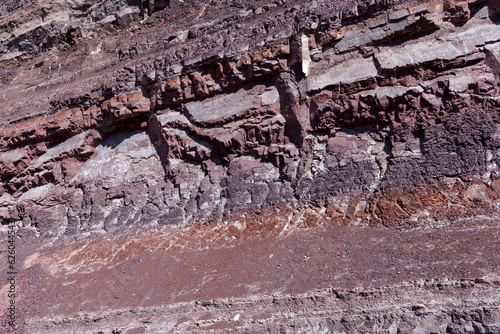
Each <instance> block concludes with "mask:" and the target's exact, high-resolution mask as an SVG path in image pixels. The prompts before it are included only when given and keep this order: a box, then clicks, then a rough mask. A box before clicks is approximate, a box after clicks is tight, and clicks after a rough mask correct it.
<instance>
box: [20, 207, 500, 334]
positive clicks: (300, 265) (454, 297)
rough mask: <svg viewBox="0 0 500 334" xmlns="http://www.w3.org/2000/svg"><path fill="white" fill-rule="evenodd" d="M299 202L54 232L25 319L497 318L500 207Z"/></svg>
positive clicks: (375, 321)
mask: <svg viewBox="0 0 500 334" xmlns="http://www.w3.org/2000/svg"><path fill="white" fill-rule="evenodd" d="M304 214H305V215H307V212H306V213H304ZM309 214H310V213H309ZM303 216H304V215H302V214H300V215H293V214H292V215H291V216H290V222H289V223H288V222H287V221H281V222H280V223H279V224H276V225H275V226H274V227H270V226H269V224H268V223H269V220H272V221H275V220H276V219H275V218H272V217H271V216H268V215H266V214H262V215H261V217H260V219H259V220H260V222H261V223H262V227H261V230H259V228H255V227H254V228H252V226H250V225H247V224H249V220H246V221H245V220H244V219H242V220H239V221H240V222H241V223H240V224H241V226H245V227H243V228H242V227H239V226H240V225H238V224H233V225H232V226H227V225H226V226H213V225H206V226H204V227H197V228H194V227H190V228H184V229H166V230H160V231H145V230H131V231H128V232H126V233H125V232H124V231H123V232H121V233H115V234H113V235H107V236H105V237H97V236H95V237H92V238H76V239H66V240H60V241H56V242H55V243H53V244H51V245H47V246H45V247H41V248H40V249H38V250H37V252H35V253H32V254H29V253H28V254H25V255H27V256H26V258H25V260H24V265H23V269H22V271H21V274H20V277H19V284H20V285H21V293H20V294H21V296H22V297H21V298H20V300H19V307H20V308H21V310H22V312H21V313H20V314H21V315H22V319H23V320H24V321H25V323H24V324H23V326H22V327H21V328H22V329H27V331H28V332H30V333H38V332H47V333H51V332H57V333H59V332H61V333H66V332H68V333H69V332H75V331H76V332H81V333H88V332H94V333H96V332H98V331H99V330H103V331H104V332H106V333H108V332H110V331H111V330H118V331H125V330H126V329H127V328H134V327H141V328H144V330H146V332H164V331H175V332H179V333H181V332H184V331H191V330H192V331H197V330H208V329H220V330H223V329H231V330H238V331H242V332H243V331H244V330H245V329H247V330H248V329H249V328H252V331H256V332H264V331H267V330H270V331H271V332H277V331H279V330H280V328H284V329H285V330H286V331H287V332H295V331H296V330H297V331H303V332H307V331H310V330H313V329H314V328H317V329H316V330H319V329H322V331H323V332H332V330H333V331H335V332H347V333H350V332H356V331H369V332H371V331H374V332H376V328H379V329H380V330H382V329H385V330H388V329H389V328H390V327H392V328H393V330H397V329H398V328H399V329H400V330H401V329H404V328H411V329H414V328H418V327H419V326H420V327H422V326H423V329H422V330H423V332H424V333H428V332H431V331H430V329H431V327H432V328H433V329H436V328H440V330H441V331H442V332H445V331H447V332H450V328H454V326H456V327H457V328H462V329H463V328H465V327H466V326H472V322H471V321H472V320H474V321H475V325H474V326H476V327H478V326H479V327H481V328H483V326H484V328H486V330H487V332H488V333H496V331H497V330H498V329H500V327H499V326H500V323H498V320H499V319H500V318H499V316H500V314H499V312H500V309H499V307H500V305H498V300H499V297H500V281H498V276H497V274H496V273H498V270H499V269H500V260H499V259H500V249H499V247H498V246H499V245H498V242H496V240H498V238H499V232H500V229H499V227H498V221H497V220H496V219H486V218H484V217H483V218H477V219H474V220H466V221H461V222H456V223H454V224H452V225H443V226H441V227H434V228H421V229H414V230H401V229H394V228H391V229H387V228H364V229H360V228H356V227H350V226H335V225H332V224H331V223H326V222H325V223H323V224H319V226H315V227H307V226H305V222H304V220H303ZM266 223H267V224H266ZM257 224H258V223H257ZM235 226H238V227H239V228H238V227H236V228H235ZM264 226H265V227H264ZM20 245H22V243H21V244H20ZM20 248H21V249H29V247H27V246H26V245H22V246H20ZM476 278H477V279H476ZM332 287H335V288H334V289H332ZM478 312H479V313H478ZM236 314H240V320H239V321H234V317H235V316H236ZM485 314H486V315H485ZM488 314H489V318H488ZM471 317H472V318H471ZM474 317H476V318H474ZM471 319H472V320H471ZM423 323H425V325H422V324H423ZM294 326H297V327H296V329H294ZM317 326H319V327H317ZM373 326H375V327H373ZM426 326H427V327H426ZM488 330H489V331H488Z"/></svg>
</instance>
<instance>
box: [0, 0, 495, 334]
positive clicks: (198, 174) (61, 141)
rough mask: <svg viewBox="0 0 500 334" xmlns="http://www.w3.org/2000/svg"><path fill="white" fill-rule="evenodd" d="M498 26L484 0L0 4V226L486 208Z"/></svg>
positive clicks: (393, 215) (403, 220)
mask: <svg viewBox="0 0 500 334" xmlns="http://www.w3.org/2000/svg"><path fill="white" fill-rule="evenodd" d="M499 23H500V4H499V3H498V1H481V0H479V1H476V0H472V1H462V2H454V1H429V2H419V1H371V2H352V1H347V2H342V3H336V2H334V1H329V0H319V1H313V2H310V1H309V2H306V1H301V0H298V1H275V2H272V3H267V2H262V1H252V2H251V3H243V2H240V1H196V0H195V1H188V0H184V1H84V0H78V1H71V2H69V1H41V0H40V1H31V2H23V3H22V4H21V3H14V2H12V1H7V2H4V3H3V4H2V5H0V27H2V29H1V31H2V32H1V33H0V41H1V47H0V71H1V72H0V73H2V76H1V81H0V88H1V89H0V92H1V93H0V95H3V96H0V99H1V100H2V107H1V109H0V116H1V118H2V121H3V122H2V127H1V128H0V169H1V175H0V196H1V197H0V219H1V220H2V224H3V227H4V231H5V230H6V225H7V224H11V223H14V224H16V225H17V226H19V235H20V236H21V237H22V238H23V239H24V240H42V241H37V243H38V246H37V247H42V245H43V243H44V242H49V241H50V242H54V243H58V242H61V244H58V245H60V246H61V247H66V246H67V245H65V242H66V240H68V238H72V237H81V236H92V235H94V234H96V235H108V234H113V233H118V231H122V232H123V230H126V229H127V228H148V229H156V228H158V227H164V226H168V227H171V228H174V229H179V228H187V227H186V226H191V225H194V226H199V228H202V227H201V223H205V224H207V226H219V225H222V226H225V225H227V224H233V223H234V224H235V225H234V226H233V230H234V229H236V230H237V231H244V230H252V231H255V230H260V229H261V228H262V229H266V228H267V227H268V226H267V225H266V224H264V225H266V226H262V227H261V228H255V229H251V228H249V226H252V224H251V223H250V222H249V220H254V221H259V219H260V218H259V217H261V216H262V212H274V215H276V218H275V220H274V222H272V220H268V223H267V224H268V225H270V226H278V225H280V223H278V222H281V220H280V219H281V218H282V216H283V217H284V215H285V213H286V215H287V216H288V214H295V215H300V214H302V213H304V212H312V213H311V214H309V216H307V215H306V216H307V218H304V221H306V223H305V225H306V226H309V227H310V228H313V227H314V226H317V225H322V224H330V225H348V226H357V227H358V228H361V227H362V228H368V229H370V228H379V227H386V228H389V229H394V228H398V229H404V230H405V231H412V230H414V229H434V228H443V226H455V225H456V224H459V225H460V224H462V223H463V222H464V221H466V222H471V223H470V224H471V226H477V225H479V224H481V221H482V220H481V219H486V220H490V219H491V220H496V217H497V215H498V213H499V204H500V169H499V165H500V125H499V124H500V120H499V117H500V115H499V110H500V95H499V91H500V90H499V86H500V85H499V82H500V81H499V80H500V79H499V78H500V25H499ZM242 217H243V218H242ZM285 218H286V217H285ZM242 219H244V221H245V224H243V223H241V221H242ZM285 220H286V219H285ZM288 223H289V222H288ZM189 228H191V227H189ZM194 230H196V228H194ZM236 230H235V231H236ZM235 231H233V232H234V233H236V235H238V233H237V232H235ZM277 233H278V232H277ZM236 235H235V236H236ZM4 239H5V238H4ZM489 241H490V242H494V240H489ZM36 250H37V248H32V249H30V250H26V254H25V256H29V255H32V254H33V253H34V252H35V251H36ZM492 252H496V250H493V251H492ZM481 268H483V267H481ZM498 268H499V267H498V263H496V264H492V265H490V266H489V267H488V270H485V271H481V270H480V271H478V273H479V272H481V273H482V274H488V273H496V274H498ZM483 269H484V268H483ZM478 275H479V274H478ZM424 276H426V275H424ZM427 276H429V275H427ZM431 276H432V275H431ZM458 276H460V275H458ZM412 278H415V279H416V278H418V277H408V278H407V279H408V280H410V279H412ZM426 278H429V279H430V278H432V277H426ZM460 278H464V277H463V276H461V277H460ZM473 278H475V277H473ZM454 279H458V278H457V277H454ZM495 282H496V281H495ZM385 283H387V282H384V284H385ZM392 283H396V282H392ZM339 284H340V285H342V284H344V283H339ZM380 284H382V283H380ZM491 286H492V287H493V288H492V289H493V290H495V291H496V292H495V293H497V292H498V286H497V283H491ZM322 287H325V286H322ZM273 289H274V288H273ZM273 289H269V290H265V289H264V292H265V293H269V291H274V290H273ZM308 289H310V290H311V291H313V290H314V287H312V286H310V287H308ZM301 293H305V291H301ZM226 297H231V296H226ZM193 298H195V297H193ZM214 298H215V297H214ZM287 298H288V297H287ZM290 298H291V297H290ZM301 298H302V297H301ZM384 298H385V297H384ZM168 302H173V301H172V300H170V301H168ZM492 305H493V306H492ZM492 305H489V306H488V307H489V309H488V312H493V313H494V314H498V304H495V303H493V304H492ZM401 307H403V306H401ZM405 307H406V306H405ZM439 312H441V311H439ZM443 312H444V311H443ZM457 312H469V311H464V309H463V310H462V311H457ZM484 312H486V311H484ZM495 312H497V313H495ZM403 313H404V312H403ZM403 313H401V314H403ZM400 316H401V315H400ZM437 317H438V318H439V317H440V316H439V315H437ZM467 319H468V318H467ZM495 319H496V318H495ZM325 321H326V320H325ZM419 321H420V320H419ZM422 321H424V320H422ZM439 321H441V320H439ZM467 321H469V320H467ZM471 321H472V320H471ZM474 321H476V320H474ZM476 322H477V321H476ZM309 323H310V322H309ZM416 323H417V322H413V323H412V324H413V325H412V326H414V327H412V328H414V329H415V330H417V329H416V328H417V327H415V326H417V325H415V324H416ZM478 323H479V322H478ZM481 323H484V324H486V325H484V326H483V325H481V326H483V327H481V328H483V332H484V331H486V330H490V329H484V328H490V327H487V326H490V325H491V324H490V323H486V322H481ZM325 324H326V325H325ZM418 324H420V325H419V326H423V325H421V322H418ZM471 324H472V325H471V326H473V323H471ZM495 324H497V323H496V322H493V325H491V326H493V327H491V328H497V327H494V326H497V325H495ZM441 325H442V323H439V325H436V326H437V327H438V332H439V331H441V332H442V331H443V330H444V331H447V330H448V329H447V328H448V327H446V326H445V327H443V328H444V329H443V328H441V327H440V326H441ZM37 326H38V325H37ZM297 326H299V325H297ZM300 326H302V325H300ZM311 326H313V325H311ZM314 326H316V325H314ZM320 326H322V327H321V328H329V329H328V330H330V331H340V329H338V328H337V327H335V326H334V327H331V328H330V327H328V323H323V322H321V325H320ZM324 326H327V327H324ZM450 326H451V325H450ZM464 326H465V325H464ZM467 326H468V325H467ZM485 326H486V327H485ZM452 327H453V326H452ZM452 327H449V328H452ZM37 328H38V327H37ZM255 328H257V327H255ZM258 328H260V329H259V330H261V329H262V330H264V329H263V328H264V327H262V328H261V327H258ZM304 328H306V327H304ZM381 328H382V327H381ZM395 328H396V329H395V330H397V329H398V328H399V327H397V326H396V327H395ZM401 328H403V327H401ZM422 328H423V327H422ZM453 328H454V327H453ZM464 328H465V327H464ZM151 330H153V329H151ZM304 330H307V329H304ZM328 330H326V331H328ZM359 330H361V329H359ZM373 330H374V331H375V329H373ZM384 330H385V329H384ZM387 330H389V329H387ZM422 330H423V331H424V332H425V329H422ZM450 330H451V331H452V332H453V330H454V329H450ZM460 330H462V329H460ZM460 330H459V329H457V333H459V332H460ZM463 330H465V329H463ZM474 330H475V329H474ZM40 331H41V329H40ZM478 331H480V330H479V329H478ZM480 332H481V331H480ZM490 332H492V333H493V332H494V329H493V330H492V331H490Z"/></svg>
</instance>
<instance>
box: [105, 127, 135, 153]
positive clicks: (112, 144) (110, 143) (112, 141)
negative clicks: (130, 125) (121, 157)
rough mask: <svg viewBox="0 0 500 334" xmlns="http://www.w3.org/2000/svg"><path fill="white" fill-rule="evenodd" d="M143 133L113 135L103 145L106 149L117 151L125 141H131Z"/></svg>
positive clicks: (127, 132)
mask: <svg viewBox="0 0 500 334" xmlns="http://www.w3.org/2000/svg"><path fill="white" fill-rule="evenodd" d="M143 131H144V130H133V131H124V132H117V133H112V134H110V135H109V136H108V137H106V138H105V139H104V140H103V141H102V142H101V145H102V146H104V147H109V148H111V149H115V148H116V147H117V146H118V145H120V144H121V143H122V142H123V141H124V140H126V139H129V138H131V137H133V136H135V135H136V134H139V133H141V132H143Z"/></svg>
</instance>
